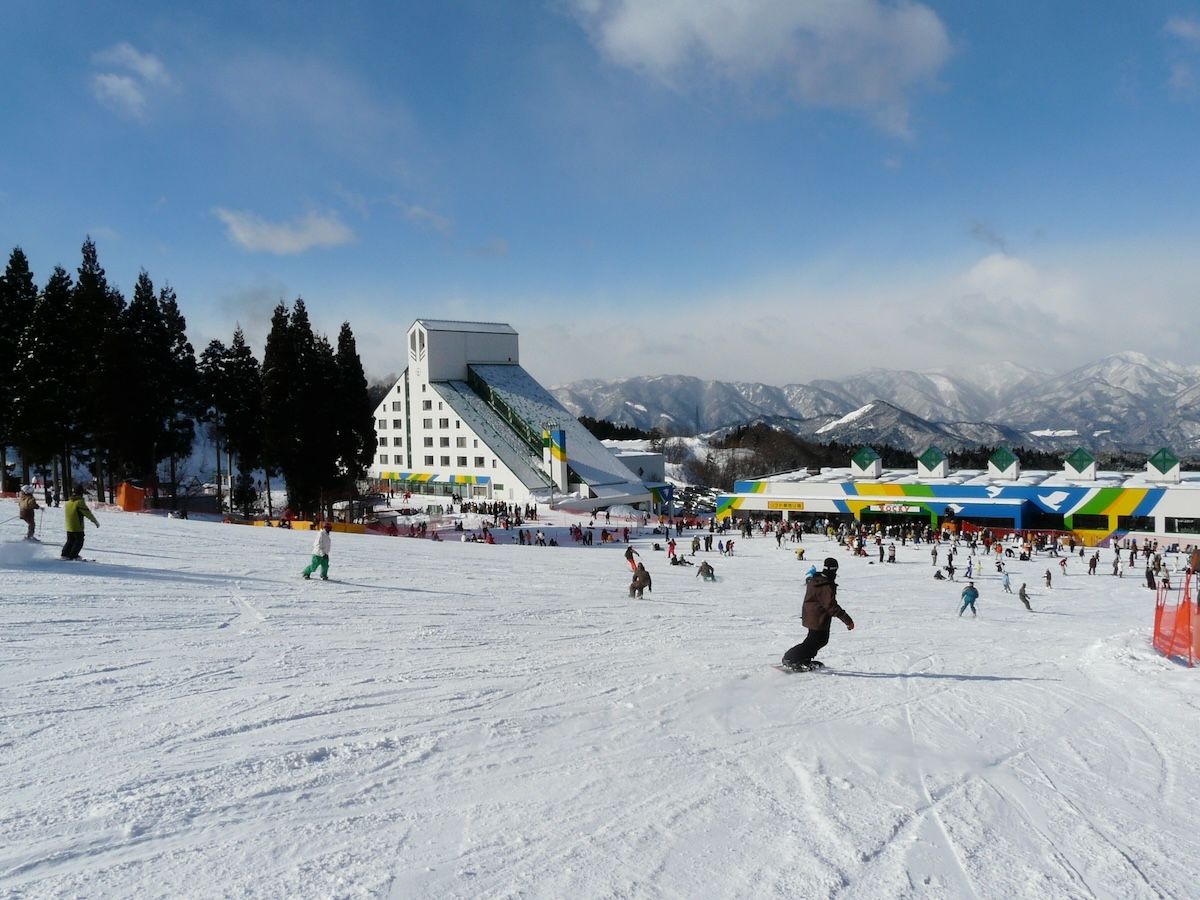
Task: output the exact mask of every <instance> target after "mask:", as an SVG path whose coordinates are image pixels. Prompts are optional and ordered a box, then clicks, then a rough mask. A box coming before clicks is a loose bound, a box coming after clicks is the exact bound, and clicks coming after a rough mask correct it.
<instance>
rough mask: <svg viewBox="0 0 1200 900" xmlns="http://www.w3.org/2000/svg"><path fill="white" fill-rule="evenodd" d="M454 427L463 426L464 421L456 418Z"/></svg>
mask: <svg viewBox="0 0 1200 900" xmlns="http://www.w3.org/2000/svg"><path fill="white" fill-rule="evenodd" d="M454 427H455V429H458V428H462V421H461V420H459V419H455V420H454Z"/></svg>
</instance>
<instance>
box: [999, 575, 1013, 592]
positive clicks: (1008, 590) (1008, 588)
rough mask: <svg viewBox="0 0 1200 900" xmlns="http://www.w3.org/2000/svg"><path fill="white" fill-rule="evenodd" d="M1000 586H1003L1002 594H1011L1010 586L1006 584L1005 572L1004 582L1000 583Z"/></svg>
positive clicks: (1006, 576)
mask: <svg viewBox="0 0 1200 900" xmlns="http://www.w3.org/2000/svg"><path fill="white" fill-rule="evenodd" d="M1001 584H1003V585H1004V593H1006V594H1011V593H1012V585H1011V584H1009V583H1008V573H1007V572H1005V573H1004V581H1003V582H1001Z"/></svg>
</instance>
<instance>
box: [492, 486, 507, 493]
mask: <svg viewBox="0 0 1200 900" xmlns="http://www.w3.org/2000/svg"><path fill="white" fill-rule="evenodd" d="M492 488H493V489H494V490H495V491H496V492H497V493H499V492H500V491H502V490H504V485H502V484H493V485H492Z"/></svg>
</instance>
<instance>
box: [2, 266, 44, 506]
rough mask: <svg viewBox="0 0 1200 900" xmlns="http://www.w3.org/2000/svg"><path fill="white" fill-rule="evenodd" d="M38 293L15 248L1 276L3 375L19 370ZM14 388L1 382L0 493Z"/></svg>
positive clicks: (24, 462) (10, 439)
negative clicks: (19, 352)
mask: <svg viewBox="0 0 1200 900" xmlns="http://www.w3.org/2000/svg"><path fill="white" fill-rule="evenodd" d="M37 297H38V290H37V285H36V284H35V283H34V280H33V272H31V271H30V269H29V260H28V259H26V258H25V252H24V251H23V250H22V249H21V248H20V247H14V248H13V251H12V253H11V255H10V256H9V258H8V266H7V268H5V270H4V274H3V275H2V276H0V372H5V373H11V372H13V371H14V370H15V369H16V367H17V359H18V351H19V349H20V342H21V339H22V336H23V335H24V333H25V329H26V327H27V326H28V324H29V319H30V316H31V315H32V314H33V305H34V303H36V302H37ZM13 400H14V384H13V382H12V381H9V380H7V379H5V380H3V381H0V490H3V489H4V480H5V478H6V477H7V475H8V448H9V447H10V446H12V445H13V443H14V442H13V434H12V431H13V413H12V409H13ZM21 462H22V466H23V470H24V471H23V474H24V476H25V477H26V480H28V478H27V476H28V471H29V460H28V458H27V457H26V455H25V454H21Z"/></svg>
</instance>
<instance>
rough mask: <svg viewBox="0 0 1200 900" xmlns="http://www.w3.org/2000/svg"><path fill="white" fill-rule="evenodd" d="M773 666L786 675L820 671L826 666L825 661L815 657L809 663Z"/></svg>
mask: <svg viewBox="0 0 1200 900" xmlns="http://www.w3.org/2000/svg"><path fill="white" fill-rule="evenodd" d="M771 668H772V669H775V670H777V671H779V672H782V673H783V674H784V675H794V674H796V673H798V672H819V671H820V670H821V669H823V668H825V663H823V662H821V661H820V660H816V659H814V660H813V661H812V662H810V663H807V664H805V665H803V666H784V665H776V666H771Z"/></svg>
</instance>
